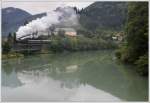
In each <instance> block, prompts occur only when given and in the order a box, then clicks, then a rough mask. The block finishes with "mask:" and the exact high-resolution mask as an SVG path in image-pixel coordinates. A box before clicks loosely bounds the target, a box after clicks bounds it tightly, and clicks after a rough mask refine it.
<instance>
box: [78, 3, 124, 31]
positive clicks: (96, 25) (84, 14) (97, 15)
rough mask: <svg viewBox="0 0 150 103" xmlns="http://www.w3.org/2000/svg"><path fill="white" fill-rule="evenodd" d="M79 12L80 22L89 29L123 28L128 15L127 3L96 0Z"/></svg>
mask: <svg viewBox="0 0 150 103" xmlns="http://www.w3.org/2000/svg"><path fill="white" fill-rule="evenodd" d="M79 14H80V23H81V25H82V26H83V27H84V28H86V29H87V30H90V31H94V30H96V29H109V30H110V29H111V30H122V29H123V27H124V24H125V21H126V17H127V3H125V2H95V3H93V4H91V5H90V6H88V7H87V8H85V9H82V10H81V11H80V12H79Z"/></svg>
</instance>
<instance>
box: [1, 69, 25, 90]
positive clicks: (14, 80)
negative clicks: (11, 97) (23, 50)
mask: <svg viewBox="0 0 150 103" xmlns="http://www.w3.org/2000/svg"><path fill="white" fill-rule="evenodd" d="M21 85H23V84H22V83H21V81H20V80H19V78H18V76H17V74H16V72H15V70H14V69H12V71H11V72H10V73H9V74H7V73H6V72H4V71H3V70H2V86H6V87H13V88H14V87H18V86H21Z"/></svg>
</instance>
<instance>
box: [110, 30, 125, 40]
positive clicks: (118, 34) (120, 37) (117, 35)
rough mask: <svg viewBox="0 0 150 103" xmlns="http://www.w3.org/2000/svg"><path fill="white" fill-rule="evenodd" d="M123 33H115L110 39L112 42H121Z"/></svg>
mask: <svg viewBox="0 0 150 103" xmlns="http://www.w3.org/2000/svg"><path fill="white" fill-rule="evenodd" d="M123 35H124V34H123V32H119V33H117V34H116V35H115V36H113V37H112V39H113V40H117V41H122V40H123V37H124V36H123Z"/></svg>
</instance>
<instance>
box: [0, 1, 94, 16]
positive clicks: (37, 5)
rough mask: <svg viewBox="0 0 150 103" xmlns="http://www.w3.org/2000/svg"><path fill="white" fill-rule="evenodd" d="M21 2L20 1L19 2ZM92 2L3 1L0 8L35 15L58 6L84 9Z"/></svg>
mask: <svg viewBox="0 0 150 103" xmlns="http://www.w3.org/2000/svg"><path fill="white" fill-rule="evenodd" d="M20 1H21V0H20ZM92 3H93V2H92V1H91V2H12V1H9V2H8V1H5V2H4V1H3V2H2V8H6V7H16V8H21V9H23V10H26V11H27V12H29V13H31V14H37V13H42V12H47V11H50V10H54V9H55V8H56V7H58V6H76V7H78V8H79V9H81V8H85V7H87V6H89V5H90V4H92Z"/></svg>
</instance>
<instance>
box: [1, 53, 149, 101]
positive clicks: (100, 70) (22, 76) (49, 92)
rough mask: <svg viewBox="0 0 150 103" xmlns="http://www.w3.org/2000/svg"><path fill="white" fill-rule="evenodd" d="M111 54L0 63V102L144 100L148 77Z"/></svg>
mask: <svg viewBox="0 0 150 103" xmlns="http://www.w3.org/2000/svg"><path fill="white" fill-rule="evenodd" d="M133 69H134V67H132V66H129V65H123V64H121V63H118V62H117V61H116V59H115V57H114V54H113V52H112V51H96V52H92V51H91V52H76V53H61V54H55V55H50V54H42V55H34V56H28V57H25V58H20V59H10V60H3V61H2V101H147V100H148V78H146V77H141V76H139V75H138V74H137V73H136V72H135V71H134V70H133Z"/></svg>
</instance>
